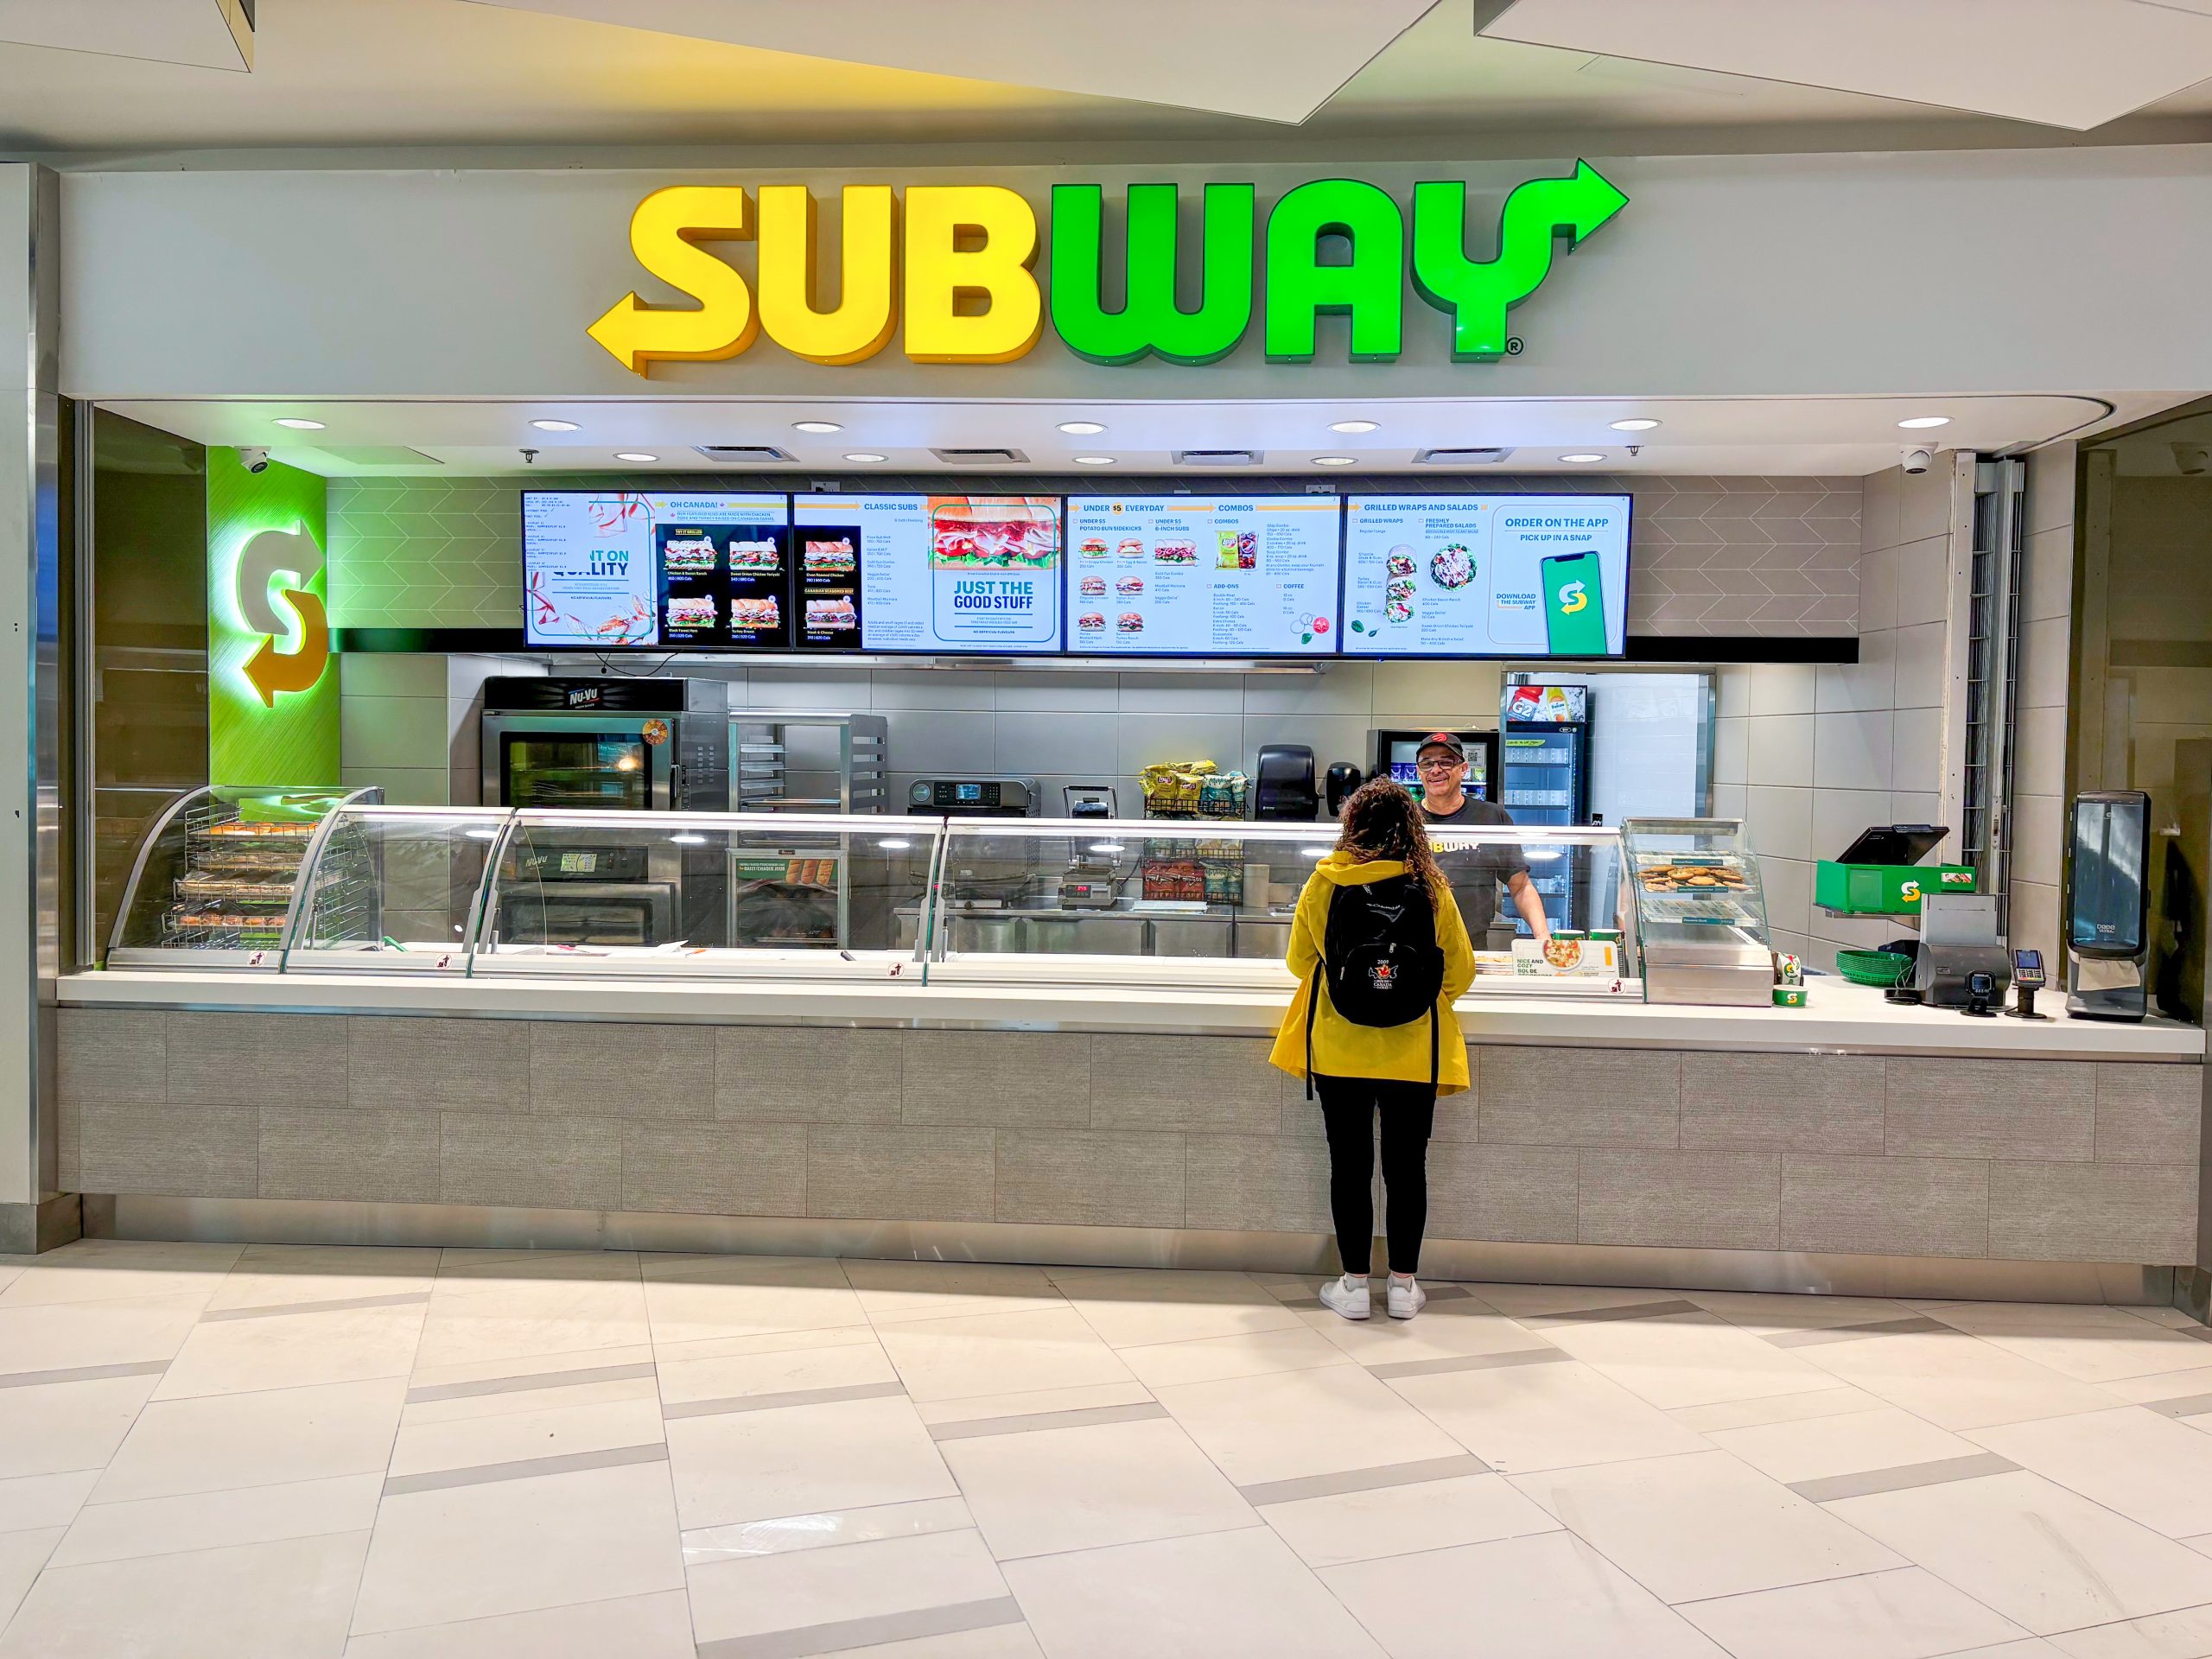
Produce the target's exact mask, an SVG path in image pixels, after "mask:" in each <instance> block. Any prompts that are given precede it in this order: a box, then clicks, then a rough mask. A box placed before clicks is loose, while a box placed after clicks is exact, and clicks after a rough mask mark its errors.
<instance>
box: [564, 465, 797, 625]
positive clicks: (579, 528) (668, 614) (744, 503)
mask: <svg viewBox="0 0 2212 1659" xmlns="http://www.w3.org/2000/svg"><path fill="white" fill-rule="evenodd" d="M522 521H523V576H524V587H525V591H524V600H523V603H524V623H523V626H524V638H525V639H526V640H527V641H528V643H529V644H531V645H544V646H555V647H560V646H590V647H594V648H596V649H600V650H610V649H616V648H620V647H624V646H654V647H657V648H658V649H661V650H665V651H755V650H780V649H785V648H787V647H788V646H789V645H791V614H790V607H791V591H790V590H791V546H790V543H791V522H790V498H789V497H788V496H785V495H739V494H729V493H721V492H709V491H697V492H683V493H654V492H644V491H636V490H610V491H599V492H593V491H583V490H530V491H525V492H524V494H523V499H522Z"/></svg>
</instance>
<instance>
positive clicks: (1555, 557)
mask: <svg viewBox="0 0 2212 1659" xmlns="http://www.w3.org/2000/svg"><path fill="white" fill-rule="evenodd" d="M1541 570H1542V574H1543V588H1544V631H1545V634H1546V638H1547V643H1548V645H1549V646H1550V648H1551V653H1552V655H1553V656H1554V657H1602V656H1604V655H1605V652H1606V650H1607V648H1608V647H1607V645H1606V639H1605V582H1604V581H1603V580H1602V578H1601V577H1600V575H1599V569H1598V555H1597V553H1596V552H1595V551H1594V550H1585V551H1583V552H1580V553H1553V554H1549V555H1547V556H1545V558H1544V559H1543V560H1542V562H1541Z"/></svg>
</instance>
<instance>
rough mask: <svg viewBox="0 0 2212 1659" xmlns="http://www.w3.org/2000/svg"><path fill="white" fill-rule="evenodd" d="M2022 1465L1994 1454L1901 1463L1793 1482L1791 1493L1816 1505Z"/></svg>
mask: <svg viewBox="0 0 2212 1659" xmlns="http://www.w3.org/2000/svg"><path fill="white" fill-rule="evenodd" d="M2019 1466H2020V1465H2018V1464H2017V1463H2015V1462H2013V1461H2012V1459H2010V1458H2000V1457H1999V1456H1998V1455H1997V1454H1996V1453H1995V1452H1976V1453H1975V1454H1974V1456H1972V1457H1966V1458H1939V1459H1936V1461H1935V1462H1933V1463H1907V1464H1901V1465H1898V1466H1897V1467H1896V1468H1894V1469H1869V1470H1867V1471H1866V1472H1865V1473H1864V1474H1858V1475H1830V1476H1828V1477H1827V1478H1826V1479H1824V1480H1793V1481H1791V1482H1790V1483H1789V1490H1790V1491H1793V1492H1795V1493H1796V1494H1797V1496H1798V1497H1804V1498H1810V1499H1811V1500H1812V1501H1813V1502H1814V1503H1834V1502H1835V1501H1836V1500H1837V1499H1839V1498H1845V1497H1872V1495H1873V1494H1874V1493H1876V1492H1902V1491H1909V1490H1910V1489H1911V1488H1912V1487H1915V1486H1942V1485H1947V1484H1949V1483H1950V1482H1952V1481H1955V1480H1978V1479H1980V1478H1981V1477H1982V1476H1984V1475H2009V1474H2011V1473H2012V1471H2014V1470H2016V1469H2018V1467H2019Z"/></svg>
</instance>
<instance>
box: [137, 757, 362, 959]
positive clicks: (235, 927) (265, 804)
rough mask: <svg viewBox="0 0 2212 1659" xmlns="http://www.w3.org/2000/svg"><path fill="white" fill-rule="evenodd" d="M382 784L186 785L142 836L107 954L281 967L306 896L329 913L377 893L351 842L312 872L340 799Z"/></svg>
mask: <svg viewBox="0 0 2212 1659" xmlns="http://www.w3.org/2000/svg"><path fill="white" fill-rule="evenodd" d="M382 798H383V791H380V790H378V789H373V788H370V789H356V790H350V791H349V790H336V789H273V788H270V789H252V788H233V787H229V786H226V785H209V786H206V787H203V788H200V789H196V790H194V791H191V792H189V793H188V794H185V795H181V796H180V797H178V798H177V799H176V800H175V801H174V802H172V803H171V804H170V805H169V808H168V810H167V811H165V812H163V813H162V816H161V817H158V818H156V820H155V821H154V824H153V827H152V828H151V829H149V830H148V831H147V832H146V836H145V839H144V840H143V841H142V842H140V843H139V845H138V855H137V860H136V861H134V863H133V865H132V868H131V871H130V882H129V884H128V886H127V887H125V888H124V898H123V904H122V906H121V907H120V908H119V909H118V911H117V912H116V918H115V929H114V931H113V932H112V933H111V935H110V936H109V940H108V950H107V957H106V960H107V961H108V962H109V963H111V964H112V965H114V966H116V967H118V968H148V967H162V966H167V965H186V966H190V967H193V968H195V969H200V968H243V969H277V968H278V967H280V966H281V965H282V963H281V960H280V958H281V956H282V952H283V946H284V942H285V940H286V939H287V938H289V935H290V931H291V926H292V923H293V921H294V919H295V916H296V911H297V908H298V906H299V904H300V901H301V899H302V896H303V895H304V894H305V893H316V894H317V895H318V896H319V897H320V898H321V908H322V909H323V911H324V912H325V913H326V914H330V915H335V914H338V913H340V912H346V913H355V912H360V911H362V910H364V909H365V908H366V907H368V906H372V905H373V904H374V903H375V899H376V889H375V883H374V882H373V881H372V880H366V879H365V877H366V876H367V874H368V872H366V871H365V870H364V869H363V868H361V867H360V865H359V861H358V859H357V858H356V857H355V856H354V853H355V851H356V849H354V848H353V845H352V843H350V842H347V843H344V844H341V846H340V849H339V850H338V852H337V854H336V855H334V856H332V857H331V858H329V859H327V860H325V861H322V862H321V868H319V869H318V870H317V871H316V873H315V880H314V882H312V883H310V884H309V885H308V887H302V871H303V870H306V869H308V868H311V867H313V866H315V864H316V860H315V857H314V856H313V854H314V853H315V850H316V849H317V847H318V845H319V844H320V838H321V837H323V836H326V835H327V831H328V829H329V827H330V823H331V821H332V815H333V814H334V812H335V811H336V810H338V809H339V808H340V807H341V806H349V807H350V806H361V805H367V804H371V803H374V802H377V801H379V800H381V799H382Z"/></svg>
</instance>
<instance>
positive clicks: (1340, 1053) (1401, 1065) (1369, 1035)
mask: <svg viewBox="0 0 2212 1659" xmlns="http://www.w3.org/2000/svg"><path fill="white" fill-rule="evenodd" d="M1405 873H1406V867H1405V866H1404V865H1403V864H1402V863H1400V862H1399V861H1397V860H1395V859H1390V858H1378V859H1374V860H1371V861H1369V862H1367V863H1365V864H1361V863H1357V862H1355V861H1353V859H1352V857H1351V855H1350V854H1348V853H1331V854H1330V855H1328V856H1327V857H1326V858H1325V859H1323V860H1322V861H1320V863H1319V864H1318V865H1317V866H1315V867H1314V870H1313V874H1312V875H1311V876H1309V877H1308V878H1307V879H1306V891H1305V892H1303V893H1300V894H1299V895H1298V915H1297V917H1296V918H1295V919H1294V921H1293V922H1292V923H1291V925H1290V951H1289V954H1288V955H1287V957H1285V958H1284V965H1285V966H1287V968H1288V969H1290V971H1291V972H1292V973H1293V974H1294V976H1297V979H1298V994H1297V995H1295V996H1294V997H1292V998H1291V1000H1290V1011H1289V1012H1288V1013H1287V1014H1284V1015H1283V1017H1282V1024H1281V1026H1280V1027H1277V1028H1276V1031H1275V1046H1274V1052H1272V1053H1271V1054H1269V1055H1268V1060H1269V1061H1270V1062H1271V1063H1272V1064H1273V1065H1275V1066H1277V1067H1279V1068H1280V1069H1281V1070H1282V1071H1287V1072H1289V1073H1290V1074H1291V1075H1292V1076H1294V1077H1303V1076H1305V1075H1306V1003H1307V1002H1308V1001H1310V1000H1311V999H1312V998H1313V995H1314V985H1313V970H1314V969H1316V968H1317V967H1319V965H1320V962H1321V941H1322V940H1323V939H1324V938H1326V937H1327V934H1328V931H1329V900H1330V899H1331V898H1332V897H1333V896H1334V895H1335V893H1336V891H1337V889H1338V887H1356V886H1360V885H1363V884H1364V883H1367V882H1370V881H1383V880H1388V879H1389V878H1390V877H1392V876H1394V875H1403V874H1405ZM1431 897H1432V900H1433V903H1434V905H1435V906H1436V943H1437V945H1438V948H1439V949H1440V950H1442V951H1443V952H1444V989H1443V991H1442V993H1441V994H1440V995H1439V996H1438V998H1437V1019H1438V1020H1439V1022H1440V1023H1439V1025H1438V1027H1437V1033H1436V1035H1437V1046H1436V1091H1437V1093H1439V1094H1440V1095H1456V1094H1458V1093H1459V1092H1460V1091H1461V1090H1464V1089H1465V1088H1466V1086H1467V1045H1466V1039H1465V1038H1463V1037H1462V1036H1461V1035H1460V1033H1459V1020H1458V1018H1457V1016H1456V1015H1454V1014H1452V1004H1453V1003H1454V1002H1456V1001H1459V997H1460V995H1461V994H1462V993H1464V992H1465V990H1466V988H1467V987H1468V986H1469V985H1471V984H1472V983H1473V982H1474V978H1475V950H1474V946H1473V945H1472V944H1471V943H1470V942H1469V941H1468V938H1467V925H1466V924H1465V922H1463V921H1462V920H1460V919H1459V905H1458V903H1457V902H1456V901H1455V900H1454V899H1452V893H1451V889H1450V888H1448V887H1447V888H1446V889H1445V890H1444V891H1443V892H1442V893H1436V894H1433V895H1431ZM1320 997H1321V1007H1320V1010H1319V1013H1318V1014H1316V1015H1315V1016H1314V1020H1313V1070H1314V1071H1316V1072H1317V1073H1319V1075H1321V1076H1323V1077H1389V1078H1393V1079H1395V1080H1396V1081H1398V1082H1401V1083H1427V1081H1428V1021H1427V1020H1413V1021H1412V1022H1410V1023H1409V1024H1407V1025H1402V1026H1356V1025H1354V1024H1352V1022H1351V1020H1346V1019H1344V1017H1343V1016H1342V1015H1340V1014H1338V1012H1337V1011H1336V1008H1335V1007H1333V1006H1332V1004H1331V1003H1330V1001H1329V993H1328V990H1327V988H1326V987H1324V988H1322V989H1321V992H1320Z"/></svg>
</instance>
